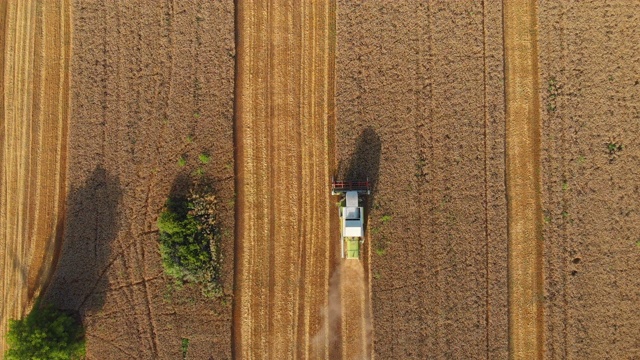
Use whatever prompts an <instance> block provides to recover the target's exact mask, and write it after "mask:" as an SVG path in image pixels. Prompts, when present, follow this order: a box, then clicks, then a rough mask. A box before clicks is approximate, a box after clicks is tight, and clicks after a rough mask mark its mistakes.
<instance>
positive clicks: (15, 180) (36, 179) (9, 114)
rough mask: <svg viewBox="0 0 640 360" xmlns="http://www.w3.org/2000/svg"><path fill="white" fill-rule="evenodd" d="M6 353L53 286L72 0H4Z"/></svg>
mask: <svg viewBox="0 0 640 360" xmlns="http://www.w3.org/2000/svg"><path fill="white" fill-rule="evenodd" d="M0 16H2V19H3V21H2V23H3V25H4V29H2V38H1V39H0V40H1V43H2V59H3V61H2V62H1V64H0V65H1V66H2V72H1V73H2V75H3V76H2V77H1V79H0V81H1V82H2V87H1V88H2V94H1V96H2V104H3V105H2V107H1V110H2V111H1V112H2V113H1V118H2V120H1V121H2V123H1V126H0V138H1V139H2V150H0V155H1V161H0V162H1V163H2V169H1V170H0V171H1V172H2V173H1V177H0V186H1V190H0V191H1V193H2V195H1V196H0V199H1V200H0V201H1V204H0V229H2V235H1V237H0V268H1V269H2V274H3V275H2V283H1V284H0V294H2V305H1V312H2V314H1V320H0V339H1V340H0V354H2V353H4V348H5V337H4V334H5V331H6V329H7V323H8V320H9V319H18V318H21V317H22V316H23V315H24V313H25V311H27V310H28V309H29V308H30V306H31V305H32V301H33V300H34V299H35V298H36V297H37V296H38V295H39V294H40V292H41V290H42V289H43V288H44V287H45V286H46V283H47V281H48V279H49V276H50V273H51V270H52V267H53V266H54V264H55V261H56V256H57V253H58V250H59V246H60V241H59V240H60V235H61V230H62V222H63V219H64V216H63V215H64V211H63V209H64V197H65V170H66V146H67V124H68V81H69V75H68V70H69V62H68V59H69V51H70V44H69V39H70V29H69V24H70V22H69V4H68V2H67V1H64V0H61V1H47V2H35V1H24V2H22V1H21V2H15V1H2V2H0Z"/></svg>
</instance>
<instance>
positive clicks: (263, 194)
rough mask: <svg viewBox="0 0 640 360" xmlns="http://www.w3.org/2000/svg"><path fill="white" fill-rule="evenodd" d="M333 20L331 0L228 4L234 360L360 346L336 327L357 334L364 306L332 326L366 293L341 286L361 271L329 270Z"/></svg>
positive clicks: (333, 228) (352, 350)
mask: <svg viewBox="0 0 640 360" xmlns="http://www.w3.org/2000/svg"><path fill="white" fill-rule="evenodd" d="M334 21H335V5H334V4H333V2H331V1H327V2H302V3H299V4H296V5H295V6H292V5H291V4H288V3H287V2H285V1H271V2H264V1H256V2H249V1H247V2H240V3H238V8H237V31H238V34H237V36H238V63H237V77H236V142H237V148H236V149H237V153H236V156H237V164H238V168H237V192H238V204H237V206H238V208H237V221H238V222H237V228H236V231H237V233H236V236H237V249H236V290H235V310H234V312H235V316H234V317H235V320H234V321H235V329H234V339H235V342H234V353H235V355H236V356H237V357H238V358H247V359H250V358H274V357H283V358H309V357H310V358H336V357H340V356H345V357H347V358H350V357H359V356H364V353H363V352H365V351H367V350H366V345H363V344H366V338H365V336H355V337H354V336H350V337H346V335H347V334H346V332H344V331H341V327H353V329H354V330H356V331H354V332H353V333H350V334H358V333H359V332H358V331H357V329H360V328H361V326H362V325H364V323H365V321H359V320H360V319H359V318H358V317H359V316H364V312H362V313H360V312H359V313H356V314H355V315H354V314H351V315H352V318H349V319H344V318H343V320H342V321H340V314H341V313H342V312H343V311H344V309H343V308H342V306H345V307H346V305H345V304H349V305H350V304H358V303H361V304H363V303H364V298H365V296H366V295H365V294H364V286H363V288H362V289H359V290H358V289H356V290H354V291H349V290H350V288H348V287H346V286H345V285H344V284H343V283H341V281H362V280H364V279H363V276H362V271H361V272H360V273H358V272H356V273H355V275H357V274H360V275H361V278H362V280H360V279H358V278H351V279H345V275H348V274H351V273H350V272H349V270H348V269H342V268H341V267H340V266H339V262H340V255H339V251H338V249H339V237H338V236H337V234H338V232H337V216H336V213H335V206H334V205H333V203H334V201H333V200H332V199H331V197H330V192H329V184H330V171H331V170H330V169H332V167H333V161H332V156H333V154H332V151H333V149H332V147H333V144H334V121H335V120H334V114H333V108H334V105H333V101H334V100H333V96H334V80H333V79H334V74H333V67H334V60H333V59H334V46H335V33H334V31H335V30H334V29H335V27H334V26H335V24H334ZM363 285H364V283H363ZM351 296H353V297H354V298H351ZM354 317H355V319H354ZM359 324H362V325H359ZM342 335H344V336H345V337H342ZM365 335H366V334H365Z"/></svg>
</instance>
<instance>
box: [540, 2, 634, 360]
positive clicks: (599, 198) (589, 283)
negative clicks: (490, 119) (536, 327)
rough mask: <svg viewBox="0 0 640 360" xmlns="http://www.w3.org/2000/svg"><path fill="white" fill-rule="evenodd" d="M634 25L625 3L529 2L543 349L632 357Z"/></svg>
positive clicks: (553, 355) (562, 355) (566, 354)
mask: <svg viewBox="0 0 640 360" xmlns="http://www.w3.org/2000/svg"><path fill="white" fill-rule="evenodd" d="M639 23H640V4H638V3H634V2H627V1H622V2H614V3H603V2H601V1H588V2H580V3H579V4H573V3H571V4H570V3H568V2H565V1H560V2H546V1H541V2H540V3H539V26H540V36H539V39H540V66H541V71H540V73H541V75H540V76H541V81H540V93H541V103H542V109H543V111H542V123H543V128H542V149H543V150H542V164H543V167H542V171H543V192H542V197H543V208H544V214H545V224H544V231H543V234H544V239H545V249H544V252H545V263H544V266H545V297H546V305H545V309H544V313H545V320H544V324H545V357H546V358H548V359H574V358H575V359H578V358H580V359H637V358H640V343H639V342H638V338H639V337H638V331H639V330H640V312H639V311H638V304H640V257H639V256H638V255H639V252H640V247H639V245H638V244H639V242H638V241H639V240H640V237H639V235H638V234H640V208H639V204H640V190H639V185H638V184H639V183H638V178H639V176H638V169H639V168H640V147H639V144H640V121H639V118H640V113H639V112H638V109H640V77H639V75H638V74H639V73H640V58H639V56H640V55H639V54H640V28H639V27H638V24H639ZM608 144H619V145H622V149H620V150H618V148H617V146H614V147H615V149H614V150H613V151H610V150H609V149H608Z"/></svg>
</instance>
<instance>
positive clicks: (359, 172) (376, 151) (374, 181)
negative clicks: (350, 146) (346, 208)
mask: <svg viewBox="0 0 640 360" xmlns="http://www.w3.org/2000/svg"><path fill="white" fill-rule="evenodd" d="M381 148H382V145H381V142H380V137H379V136H378V134H377V133H376V132H375V130H374V129H373V128H372V127H367V128H365V129H364V130H363V131H362V133H361V134H360V136H359V137H358V140H357V142H356V150H355V151H354V152H353V155H352V157H351V159H350V160H349V163H348V165H347V166H344V164H343V163H340V164H338V174H337V176H336V177H337V178H338V179H341V180H346V181H363V180H367V179H368V180H369V183H370V186H371V194H370V195H368V196H366V197H365V198H364V207H365V213H369V210H371V209H372V208H373V205H374V199H375V195H376V189H377V185H378V173H379V170H380V151H381ZM366 225H367V224H366V218H365V229H366Z"/></svg>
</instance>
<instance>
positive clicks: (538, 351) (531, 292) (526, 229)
mask: <svg viewBox="0 0 640 360" xmlns="http://www.w3.org/2000/svg"><path fill="white" fill-rule="evenodd" d="M504 11H505V13H504V23H505V25H504V47H505V49H504V51H505V97H506V104H507V107H506V109H507V111H506V120H507V122H506V126H507V128H506V129H507V132H506V145H507V198H508V200H509V204H508V205H509V212H508V215H509V356H510V358H511V359H542V341H543V337H542V306H543V301H544V298H543V293H542V233H541V231H542V209H541V202H540V185H541V183H540V181H541V180H540V108H539V104H540V103H539V101H538V96H537V90H538V53H537V34H536V30H537V27H536V20H537V16H536V4H535V2H534V1H522V2H518V3H515V2H513V3H506V4H505V6H504Z"/></svg>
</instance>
